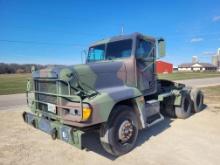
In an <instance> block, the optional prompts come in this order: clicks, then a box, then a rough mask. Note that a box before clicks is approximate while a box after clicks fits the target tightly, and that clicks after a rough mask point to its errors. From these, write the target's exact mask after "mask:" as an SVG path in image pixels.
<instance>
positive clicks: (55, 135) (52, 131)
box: [50, 128, 57, 140]
mask: <svg viewBox="0 0 220 165" xmlns="http://www.w3.org/2000/svg"><path fill="white" fill-rule="evenodd" d="M50 135H51V138H52V139H53V140H56V138H57V130H56V128H53V129H52V130H51V131H50Z"/></svg>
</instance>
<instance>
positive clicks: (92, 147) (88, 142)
mask: <svg viewBox="0 0 220 165" xmlns="http://www.w3.org/2000/svg"><path fill="white" fill-rule="evenodd" d="M172 121H173V119H171V118H165V119H164V120H163V121H162V122H160V123H158V124H156V125H155V126H152V127H150V128H147V129H144V130H141V131H139V135H138V139H137V142H136V146H135V148H136V147H138V146H141V145H142V144H143V143H145V142H146V141H147V140H148V139H150V138H151V137H153V136H156V135H158V134H160V133H161V132H163V131H165V130H166V129H168V128H169V127H170V123H171V122H172ZM84 142H85V143H84V144H83V146H84V147H85V150H87V151H92V152H95V153H97V154H99V155H101V156H104V157H106V158H108V159H110V160H115V159H117V157H116V156H112V155H111V154H109V153H107V152H106V151H105V150H104V149H103V148H102V145H101V143H100V140H99V134H98V133H97V132H90V133H87V134H86V135H85V136H84ZM135 148H134V150H135ZM131 152H132V151H131Z"/></svg>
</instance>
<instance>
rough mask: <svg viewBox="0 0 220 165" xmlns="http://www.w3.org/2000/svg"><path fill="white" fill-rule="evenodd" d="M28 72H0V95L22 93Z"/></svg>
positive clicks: (201, 75) (181, 76)
mask: <svg viewBox="0 0 220 165" xmlns="http://www.w3.org/2000/svg"><path fill="white" fill-rule="evenodd" d="M30 76H31V75H30V74H0V95H5V94H14V93H24V92H25V89H26V82H27V79H28V78H30ZM218 76H219V77H220V73H214V72H204V73H195V72H190V73H189V72H186V73H185V72H183V73H172V74H160V75H159V78H160V79H169V80H184V79H193V78H208V77H218Z"/></svg>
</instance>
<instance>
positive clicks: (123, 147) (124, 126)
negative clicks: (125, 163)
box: [100, 105, 138, 156]
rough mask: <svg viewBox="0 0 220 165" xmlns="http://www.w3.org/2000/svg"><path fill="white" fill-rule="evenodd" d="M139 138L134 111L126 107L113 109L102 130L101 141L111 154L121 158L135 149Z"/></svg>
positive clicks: (120, 106) (121, 106)
mask: <svg viewBox="0 0 220 165" xmlns="http://www.w3.org/2000/svg"><path fill="white" fill-rule="evenodd" d="M137 136H138V121H137V117H136V114H135V113H134V112H133V111H132V109H131V108H130V107H128V106H125V105H119V106H116V107H115V108H114V109H113V112H112V114H111V116H110V117H109V120H108V121H107V123H105V124H103V125H102V127H101V129H100V141H101V144H102V146H103V148H104V149H105V150H106V151H107V152H108V153H110V154H112V155H115V156H119V155H123V154H126V153H128V152H129V151H131V150H132V149H133V148H134V147H135V143H136V139H137Z"/></svg>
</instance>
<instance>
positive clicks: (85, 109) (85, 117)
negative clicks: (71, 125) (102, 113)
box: [82, 107, 92, 121]
mask: <svg viewBox="0 0 220 165" xmlns="http://www.w3.org/2000/svg"><path fill="white" fill-rule="evenodd" d="M91 114H92V109H91V108H90V107H83V114H82V120H83V121H86V120H88V119H89V118H90V116H91Z"/></svg>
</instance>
